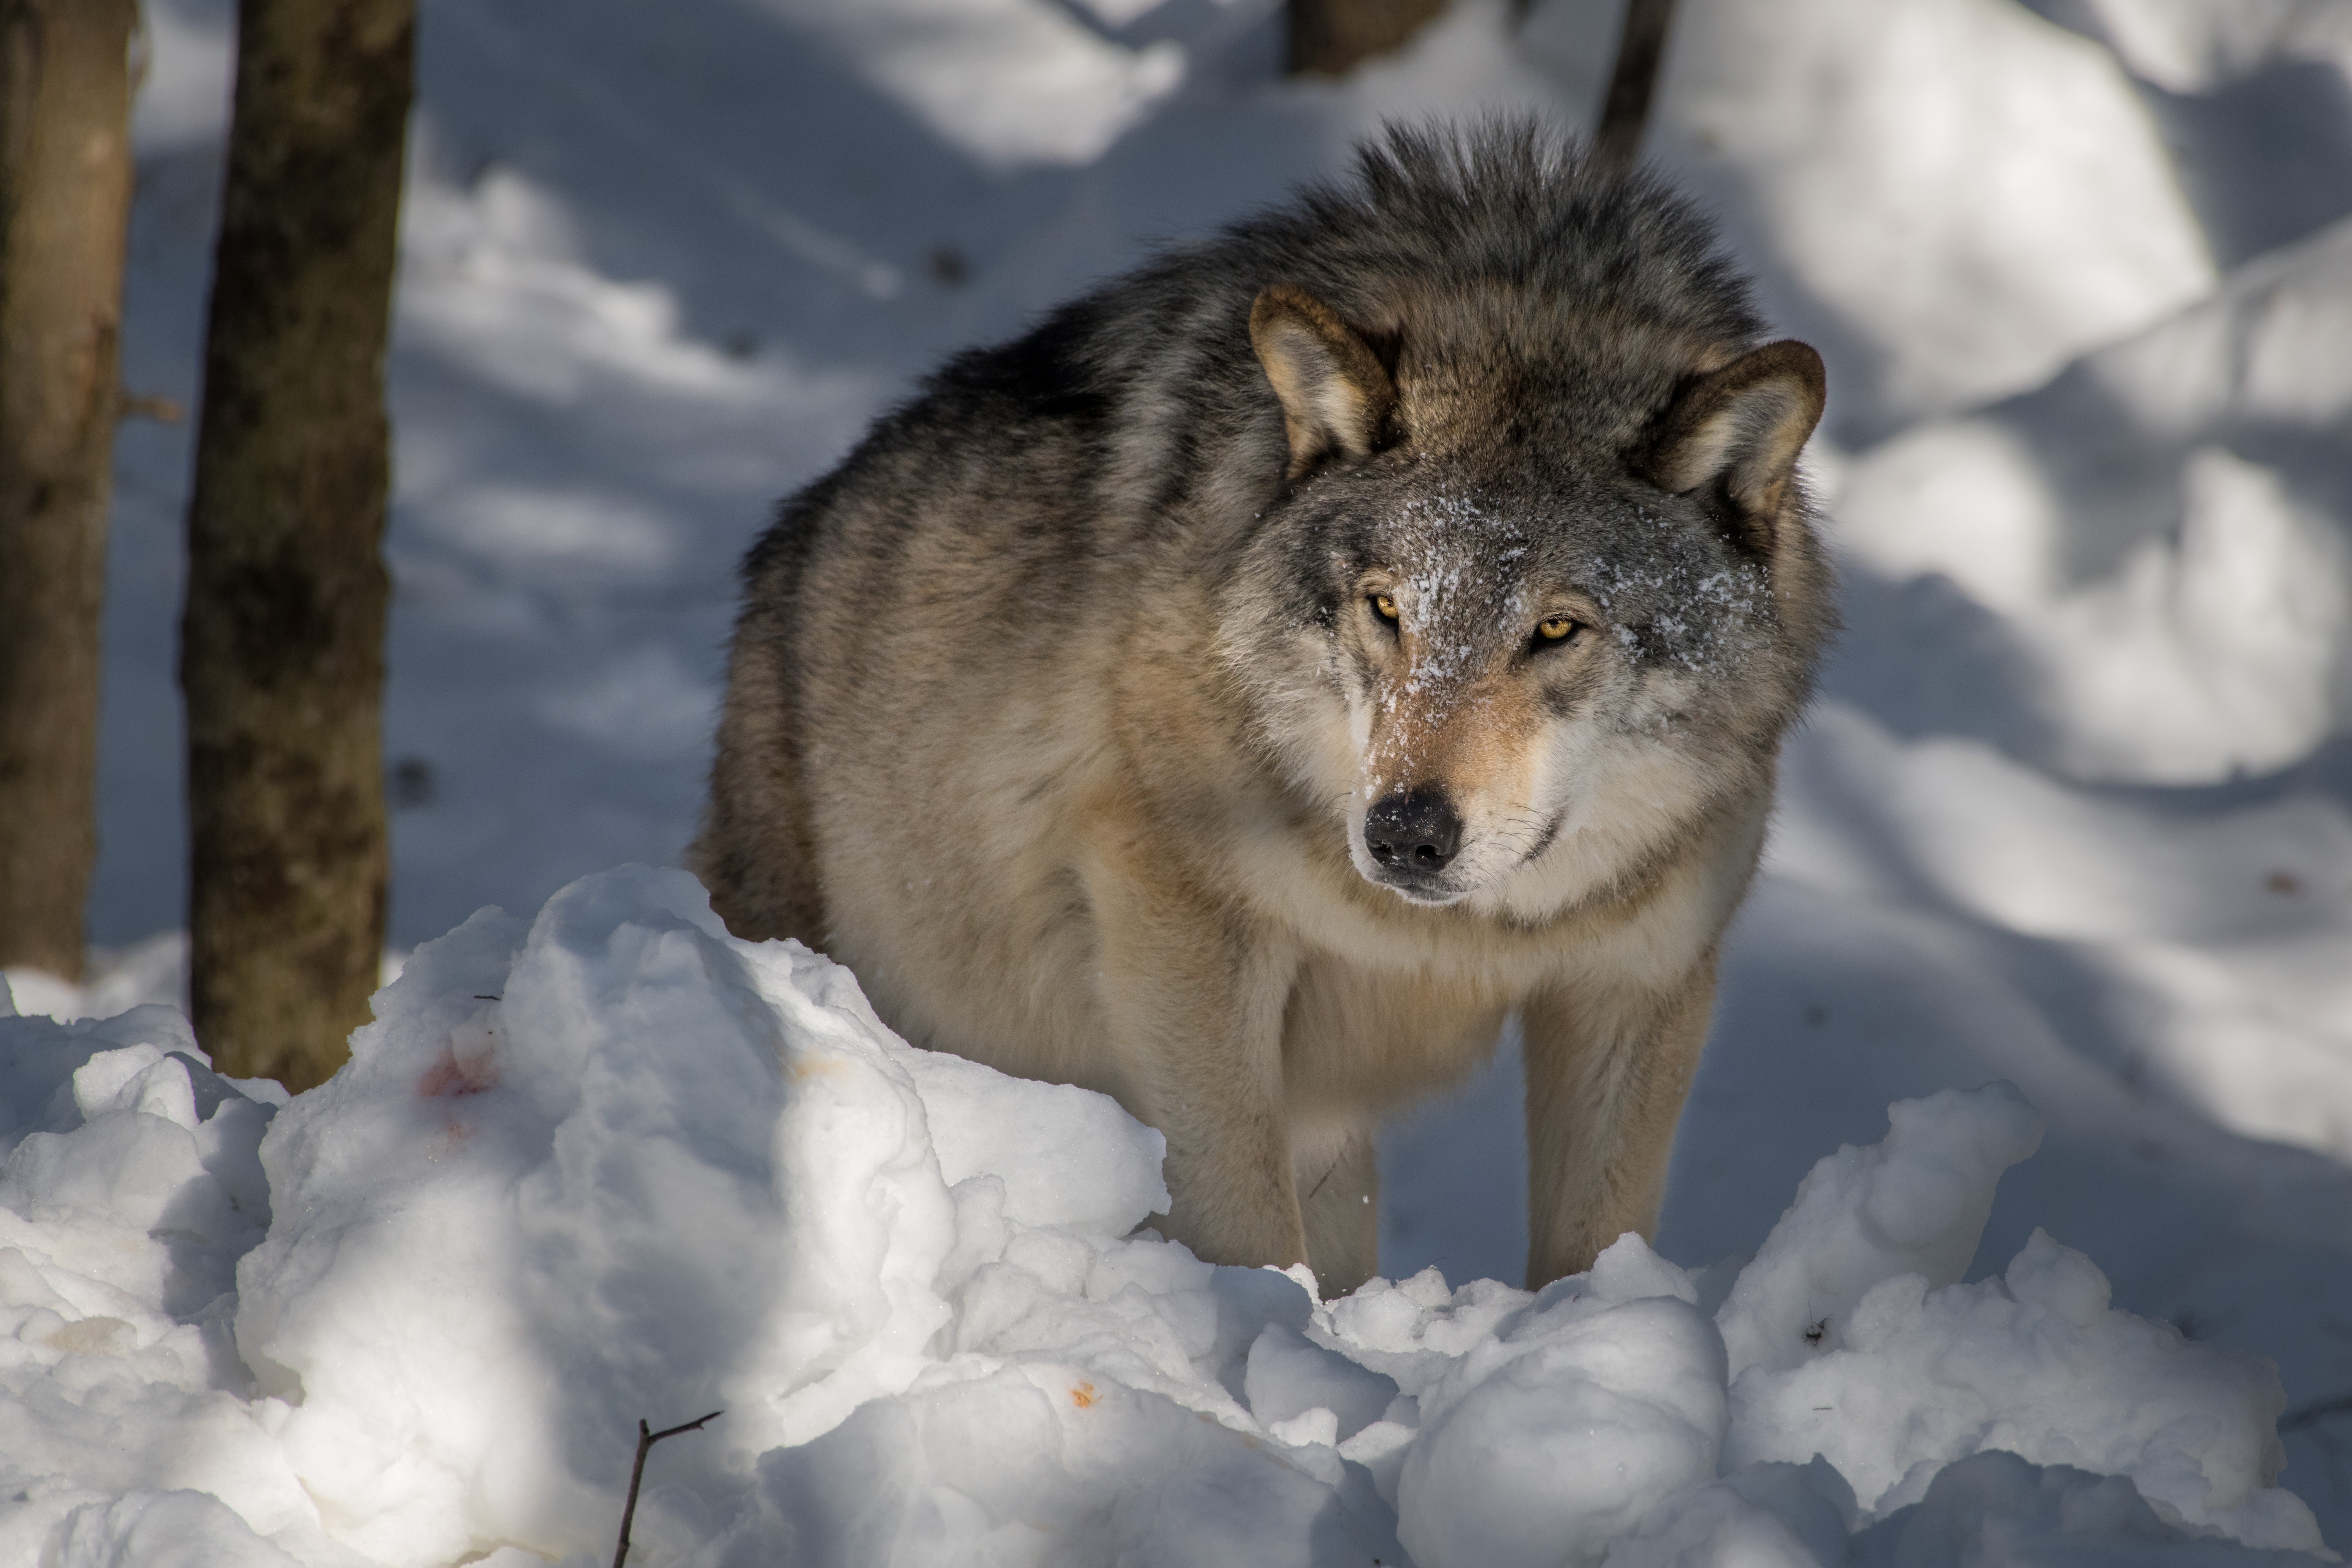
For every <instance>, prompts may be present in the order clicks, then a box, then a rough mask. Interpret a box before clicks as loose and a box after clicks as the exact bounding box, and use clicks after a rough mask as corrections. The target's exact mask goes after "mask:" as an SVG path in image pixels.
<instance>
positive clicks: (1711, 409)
mask: <svg viewBox="0 0 2352 1568" xmlns="http://www.w3.org/2000/svg"><path fill="white" fill-rule="evenodd" d="M1764 339H1765V333H1764V331H1763V326H1762V322H1761V321H1760V320H1759V318H1758V317H1757V315H1756V314H1755V312H1754V310H1753V309H1752V307H1751V306H1750V304H1749V302H1748V296H1747V291H1746V288H1745V285H1744V284H1743V283H1742V281H1741V280H1740V279H1738V276H1737V274H1736V273H1735V272H1734V271H1733V269H1732V268H1731V267H1730V265H1729V264H1728V263H1727V261H1726V260H1725V259H1724V258H1723V257H1722V256H1721V254H1720V252H1719V251H1718V250H1717V247H1716V244H1715V241H1714V239H1713V237H1712V235H1711V234H1710V232H1709V231H1708V229H1707V228H1706V225H1705V224H1704V222H1703V221H1702V220H1701V219H1699V218H1698V217H1697V216H1696V215H1695V214H1694V213H1693V212H1692V211H1691V209H1690V208H1688V207H1687V206H1686V205H1684V204H1683V203H1682V202H1680V201H1679V200H1678V199H1676V198H1675V197H1674V196H1673V195H1670V194H1668V193H1666V192H1665V191H1664V190H1663V189H1662V188H1660V187H1659V186H1657V185H1655V184H1653V183H1651V182H1649V181H1647V180H1646V179H1643V178H1639V177H1635V178H1630V179H1613V178H1608V177H1604V176H1602V175H1601V174H1597V173H1595V172H1594V171H1593V170H1592V169H1591V167H1590V166H1589V165H1588V164H1587V163H1586V162H1585V161H1584V159H1583V157H1582V155H1581V154H1580V153H1579V152H1577V151H1576V150H1575V149H1574V148H1572V147H1569V146H1565V145H1562V144H1560V143H1559V142H1555V141H1552V140H1550V139H1549V138H1547V137H1546V136H1544V135H1543V134H1541V133H1539V132H1537V131H1535V130H1534V129H1532V128H1530V127H1528V126H1524V125H1511V124H1504V125H1490V126H1486V127H1483V128H1479V129H1475V130H1472V131H1468V132H1461V133H1455V134H1440V133H1424V132H1391V133H1390V134H1389V135H1388V136H1387V138H1386V139H1385V140H1384V141H1382V142H1380V143H1378V144H1375V145H1373V146H1371V147H1369V148H1367V149H1366V150H1365V151H1364V152H1363V153H1362V157H1361V173H1360V179H1359V181H1358V182H1357V183H1356V184H1353V185H1351V186H1348V187H1334V188H1321V189H1317V190H1312V191H1309V192H1307V193H1306V194H1304V195H1302V196H1301V197H1300V198H1299V199H1298V200H1297V202H1296V203H1295V204H1293V205H1290V206H1287V207H1284V208H1281V209H1277V210H1276V211H1274V212H1271V213H1268V214H1265V215H1263V216H1259V217H1257V218H1255V219H1252V220H1250V221H1248V222H1245V223H1244V224H1241V225H1239V226H1235V227H1234V228H1232V229H1230V230H1228V231H1226V232H1225V233H1224V234H1223V236H1222V237H1219V238H1218V239H1215V240H1213V241H1211V242H1209V243H1207V244H1205V245H1202V246H1199V247H1192V248H1188V249H1183V250H1179V251H1174V252H1171V253H1170V254H1169V255H1167V256H1165V257H1163V258H1161V259H1160V260H1159V261H1158V262H1156V263H1154V264H1152V265H1151V266H1150V267H1148V268H1144V269H1143V270H1142V271H1140V272H1138V273H1135V274H1133V275H1131V276H1129V277H1128V278H1125V279H1118V281H1116V282H1113V283H1111V284H1109V285H1108V286H1107V287H1105V288H1104V289H1100V290H1098V291H1097V292H1096V293H1095V294H1092V295H1090V296H1088V297H1087V298H1086V299H1083V300H1078V301H1076V302H1075V303H1073V304H1071V305H1068V306H1066V307H1065V308H1064V309H1062V310H1059V311H1057V312H1055V314H1054V315H1053V316H1052V317H1050V318H1048V320H1047V321H1045V323H1044V324H1043V325H1041V326H1040V327H1039V328H1038V329H1037V330H1036V331H1033V332H1032V333H1030V334H1029V335H1028V336H1026V337H1024V338H1023V339H1021V340H1019V341H1017V342H1013V343H1010V344H1007V345H1004V346H1003V347H1000V348H995V349H988V350H982V351H977V352H975V353H969V354H966V355H964V356H962V357H961V358H959V359H957V360H955V361H953V362H951V363H950V364H949V365H948V366H947V367H946V368H945V369H943V370H942V371H940V373H939V374H937V375H935V376H934V377H933V378H932V379H931V380H930V381H929V383H928V384H927V385H926V388H925V390H924V393H923V395H921V396H920V397H919V398H918V399H917V400H916V401H915V402H914V403H912V404H910V405H907V406H906V407H904V408H902V409H899V410H898V411H897V412H895V413H893V414H891V415H889V416H887V417H885V418H884V419H883V420H882V421H881V422H879V423H878V424H877V426H875V428H874V430H873V431H872V432H871V433H870V434H869V435H868V436H867V437H866V440H865V441H864V443H862V444H861V445H860V446H859V447H858V448H857V449H856V451H855V452H854V453H853V454H852V455H851V456H850V458H848V459H847V460H846V461H845V463H843V465H842V466H841V467H840V468H838V469H836V470H835V472H833V473H832V474H830V475H828V476H826V477H825V478H824V479H821V480H819V481H818V482H817V483H816V484H814V485H813V486H812V487H810V488H809V489H806V490H804V491H803V492H801V494H799V495H797V496H795V497H793V498H792V499H791V500H788V501H787V502H786V503H785V504H784V506H783V507H782V510H781V511H780V513H779V516H778V519H777V521H776V522H775V524H774V526H773V527H772V529H770V531H768V533H767V534H766V535H765V536H764V537H763V538H762V539H761V542H760V543H759V545H758V546H757V547H756V548H755V549H754V551H753V552H752V555H751V560H750V562H749V563H748V565H747V572H746V576H747V583H748V587H747V592H746V597H745V603H744V607H743V613H742V616H741V619H740V622H739V625H738V628H737V633H736V637H735V643H734V647H733V652H732V656H731V661H730V684H729V691H728V699H727V707H726V712H725V716H724V719H723V721H722V723H721V727H720V733H719V756H718V760H717V762H716V763H715V765H714V767H713V769H712V775H711V795H710V804H709V812H708V815H707V818H706V822H705V826H704V830H703V833H702V836H701V838H700V840H699V841H698V845H697V847H696V852H695V853H696V858H697V864H698V868H699V869H700V870H701V872H702V874H703V876H704V878H705V879H706V880H707V881H708V882H709V884H710V887H711V891H712V895H713V901H714V904H715V905H716V907H717V908H718V909H719V911H720V912H721V914H723V915H724V916H725V917H726V919H727V920H728V921H729V923H730V925H731V926H733V927H734V928H735V930H736V931H738V932H740V934H743V935H747V936H784V935H791V936H797V937H800V938H802V939H803V940H804V941H807V942H810V943H811V944H812V945H814V946H817V947H820V948H824V949H825V950H826V951H829V952H832V953H833V955H834V956H835V957H836V958H839V959H841V960H843V961H844V962H845V963H849V964H850V965H851V966H852V967H853V968H855V969H856V971H857V973H858V974H859V976H860V978H861V980H862V981H863V982H864V984H865V985H866V989H867V992H868V994H869V995H870V996H871V997H872V999H873V1001H874V1004H875V1005H876V1007H877V1010H878V1011H879V1012H880V1013H881V1015H882V1016H883V1017H884V1018H885V1019H886V1020H887V1021H888V1022H889V1023H890V1024H891V1025H892V1026H894V1027H896V1028H898V1029H899V1030H900V1031H901V1032H902V1033H904V1034H905V1035H906V1036H907V1037H908V1038H909V1039H912V1040H914V1041H915V1042H917V1043H918V1044H921V1045H926V1046H929V1047H935V1048H940V1049H945V1050H952V1051H957V1052H960V1053H961V1054H964V1055H967V1056H971V1057H973V1058H979V1059H982V1060H984V1061H988V1062H991V1063H992V1064H994V1065H996V1066H998V1067H1001V1068H1006V1069H1007V1070H1010V1071H1013V1072H1019V1073H1024V1074H1028V1075H1031V1076H1036V1077H1045V1078H1052V1079H1065V1080H1068V1081H1073V1082H1077V1083H1082V1084H1085V1085H1087V1086H1089V1087H1092V1088H1096V1089H1103V1090H1105V1091H1107V1092H1109V1093H1112V1094H1115V1095H1117V1096H1118V1098H1119V1099H1120V1100H1122V1101H1123V1102H1124V1103H1125V1104H1126V1105H1127V1106H1128V1108H1129V1110H1132V1111H1134V1112H1135V1113H1136V1114H1137V1115H1139V1116H1140V1117H1142V1118H1144V1119H1145V1120H1147V1121H1150V1122H1152V1123H1153V1124H1154V1125H1156V1126H1158V1127H1159V1128H1160V1130H1161V1131H1163V1132H1164V1133H1166V1134H1167V1136H1168V1140H1169V1155H1168V1169H1167V1174H1168V1180H1169V1185H1170V1191H1171V1194H1172V1197H1173V1204H1172V1208H1171V1213H1170V1215H1168V1216H1167V1222H1166V1228H1167V1229H1168V1230H1169V1232H1170V1233H1171V1234H1172V1235H1174V1236H1175V1237H1178V1238H1179V1239H1181V1240H1183V1241H1185V1242H1187V1243H1189V1244H1190V1245H1191V1246H1192V1247H1194V1249H1195V1250H1197V1251H1198V1252H1200V1253H1201V1254H1202V1256H1203V1257H1207V1258H1213V1259H1216V1260H1218V1261H1224V1262H1239V1263H1291V1262H1296V1261H1299V1260H1301V1259H1305V1260H1307V1261H1310V1262H1312V1263H1313V1265H1314V1266H1315V1268H1317V1270H1318V1274H1320V1275H1321V1277H1322V1278H1323V1279H1324V1280H1325V1281H1326V1283H1327V1284H1329V1285H1333V1286H1350V1285H1352V1284H1353V1283H1354V1282H1355V1281H1357V1280H1359V1279H1362V1278H1364V1277H1365V1276H1367V1275H1369V1274H1370V1272H1371V1270H1372V1268H1374V1266H1375V1264H1376V1262H1377V1253H1378V1237H1379V1229H1378V1218H1377V1210H1376V1208H1375V1207H1374V1206H1373V1205H1372V1204H1371V1203H1370V1202H1368V1201H1367V1200H1368V1199H1370V1197H1371V1196H1372V1195H1373V1191H1374V1187H1375V1185H1376V1173H1375V1167H1374V1162H1373V1158H1372V1137H1373V1132H1374V1130H1375V1128H1376V1126H1377V1124H1378V1122H1379V1121H1380V1119H1381V1117H1382V1116H1384V1115H1386V1114H1388V1113H1390V1112H1391V1111H1392V1110H1395V1109H1397V1108H1398V1107H1399V1106H1401V1105H1402V1104H1405V1103H1407V1102H1409V1101H1410V1100H1412V1099H1414V1098H1415V1097H1417V1096H1419V1095H1422V1094H1425V1093H1427V1092H1430V1091H1432V1090H1433V1089H1437V1088H1439V1087H1442V1086H1444V1085H1445V1084H1447V1083H1449V1082H1452V1081H1454V1080H1455V1079H1459V1078H1460V1077H1461V1076H1462V1075H1463V1074H1465V1073H1466V1072H1467V1071H1469V1070H1470V1069H1471V1068H1473V1067H1475V1064H1476V1063H1477V1062H1478V1061H1479V1060H1480V1059H1481V1058H1483V1056H1484V1055H1485V1054H1486V1052H1487V1051H1488V1050H1489V1049H1491V1047H1492V1045H1493V1042H1494V1039H1495V1037H1496V1031H1497V1030H1498V1028H1499V1026H1500V1024H1501V1022H1502V1020H1503V1018H1504V1017H1505V1016H1507V1014H1509V1013H1510V1012H1512V1011H1514V1010H1516V1011H1517V1012H1518V1013H1519V1014H1520V1016H1521V1017H1522V1020H1523V1023H1524V1037H1525V1041H1526V1060H1527V1067H1528V1114H1529V1140H1528V1142H1529V1164H1530V1169H1529V1189H1530V1198H1531V1203H1530V1212H1531V1215H1532V1216H1533V1234H1532V1236H1531V1237H1530V1252H1529V1264H1528V1269H1529V1274H1530V1277H1531V1278H1532V1279H1536V1280H1538V1281H1540V1280H1544V1279H1551V1278H1553V1277H1556V1276H1558V1275H1559V1274H1562V1273H1565V1272H1569V1271H1572V1270H1574V1269H1576V1268H1582V1267H1583V1266H1584V1265H1585V1264H1586V1263H1588V1262H1589V1261H1590V1260H1591V1257H1592V1256H1593V1255H1594V1253H1595V1252H1596V1251H1597V1250H1598V1249H1599V1248H1600V1247H1603V1246H1606V1245H1607V1244H1608V1243H1609V1242H1610V1241H1612V1240H1613V1239H1614V1238H1615V1237H1617V1236H1618V1235H1619V1234H1620V1233H1621V1232H1622V1231H1623V1230H1626V1229H1638V1230H1642V1231H1643V1232H1645V1233H1646V1232H1647V1230H1648V1229H1649V1227H1650V1226H1652V1224H1653V1223H1654V1218H1655V1213H1656V1205H1657V1200H1658V1197H1659V1195H1660V1188H1661V1186H1662V1184H1663V1181H1664V1170H1665V1161H1666V1154H1667V1151H1668V1148H1669V1146H1670V1144H1671V1141H1672V1137H1673V1130H1674V1124H1675V1117H1676V1115H1677V1114H1678V1112H1679V1110H1680V1106H1681V1101H1682V1097H1683V1095H1684V1093H1685V1090H1686V1089H1687V1086H1688V1083H1689V1080H1690V1075H1691V1069H1692V1067H1693V1065H1694V1063H1695V1061H1696V1055H1697V1052H1698V1049H1699V1047H1700V1046H1701V1044H1702V1043H1703V1042H1704V1039H1705V1036H1706V1022H1707V1016H1708V1011H1709V1007H1710V1005H1711V998H1712V994H1713V984H1714V965H1715V952H1716V948H1717V942H1718V941H1719V939H1720V936H1721V933H1722V931H1723V929H1724V926H1725V924H1726V922H1727V921H1728V920H1729V919H1730V916H1731V913H1732V911H1733V910H1734V909H1735V908H1736V907H1737V905H1738V901H1739V899H1740V898H1741V896H1742V895H1743V893H1744V891H1745V889H1746V887H1747V884H1748V879H1749V878H1750V876H1751V875H1752V874H1753V871H1754V868H1755V864H1756V859H1757V856H1758V853H1759V847H1760V845H1761V842H1762V832H1763V824H1764V821H1765V819H1766V817H1767V816H1768V815H1769V807H1770V798H1771V788H1772V775H1773V766H1774V760H1775V757H1776V755H1777V752H1778V749H1779V745H1780V737H1781V736H1782V734H1783V733H1784V732H1785V731H1786V730H1787V728H1788V726H1789V724H1790V722H1791V721H1792V720H1793V719H1794V717H1795V715H1796V713H1797V712H1798V710H1800V708H1801V705H1802V703H1803V701H1804V700H1805V698H1806V695H1807V692H1808V690H1809V688H1810V684H1811V677H1812V671H1813V668H1814V666H1815V664H1816V662H1817V660H1818V658H1819V656H1820V653H1821V649H1822V644H1823V642H1824V640H1825V639H1826V637H1827V636H1828V634H1829V631H1830V627H1831V624H1832V611H1831V607H1830V601H1831V592H1832V589H1831V582H1830V575H1829V572H1828V569H1827V567H1826V565H1825V563H1823V560H1822V555H1821V552H1820V551H1819V548H1818V546H1817V543H1816V542H1815V539H1814V535H1813V531H1812V525H1811V514H1810V512H1809V510H1808V507H1807V503H1806V500H1805V498H1804V494H1803V489H1802V486H1801V483H1800V482H1799V481H1798V479H1797V478H1796V461H1797V456H1798V453H1799V451H1800V450H1801V447H1802V446H1803V444H1804V442H1805V439H1806V437H1808V436H1809V435H1810V433H1811V429H1812V426H1813V424H1814V422H1815V421H1816V420H1817V419H1818V417H1819V416H1820V413H1821V409H1822V395H1823V386H1822V371H1821V362H1820V359H1819V357H1818V356H1817V355H1815V354H1814V353H1813V352H1812V351H1811V349H1809V348H1807V347H1805V346H1804V345H1803V344H1801V343H1795V342H1765V341H1764ZM1759 345H1760V346H1759ZM1335 1150H1336V1151H1337V1153H1336V1154H1335V1153H1334V1151H1335ZM1310 1154H1311V1156H1312V1163H1313V1164H1314V1169H1313V1170H1312V1171H1311V1172H1309V1173H1308V1177H1309V1179H1308V1180H1307V1181H1305V1182H1303V1183H1302V1181H1301V1180H1300V1178H1299V1172H1300V1171H1301V1170H1303V1169H1304V1166H1303V1165H1301V1164H1300V1163H1299V1162H1300V1161H1302V1160H1306V1159H1307V1158H1308V1156H1309V1155H1310Z"/></svg>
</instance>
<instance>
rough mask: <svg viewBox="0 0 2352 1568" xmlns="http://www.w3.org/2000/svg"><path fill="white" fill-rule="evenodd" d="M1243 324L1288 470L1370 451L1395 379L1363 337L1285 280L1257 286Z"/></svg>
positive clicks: (1391, 402)
mask: <svg viewBox="0 0 2352 1568" xmlns="http://www.w3.org/2000/svg"><path fill="white" fill-rule="evenodd" d="M1249 331H1250V347H1252V348H1254V349H1255V350H1256V351H1257V358H1258V363H1260V364H1262V365H1264V366H1265V378H1266V380H1268V381H1270V382H1272V383H1273V384H1274V395H1275V396H1276V397H1277V398H1279V399H1281V401H1282V427H1283V430H1284V432H1285V433H1286V434H1287V435H1288V436H1289V437H1290V477H1291V478H1292V479H1297V477H1298V476H1299V475H1301V474H1303V473H1305V472H1306V471H1307V469H1309V468H1313V467H1314V466H1315V465H1316V464H1317V463H1318V462H1320V461H1322V460H1323V458H1326V457H1327V456H1329V455H1330V454H1332V453H1335V452H1337V453H1341V454H1344V455H1346V456H1348V457H1350V458H1361V457H1366V456H1368V455H1370V452H1371V450H1372V448H1373V447H1376V446H1377V445H1379V443H1380V437H1381V429H1382V427H1383V426H1386V425H1387V424H1388V418H1389V414H1390V412H1391V410H1392V409H1394V408H1395V407H1396V383H1395V381H1394V380H1392V379H1391V377H1390V375H1389V373H1388V371H1387V369H1386V368H1385V367H1384V366H1382V365H1381V362H1380V357H1379V356H1378V355H1377V354H1375V353H1372V351H1371V349H1370V346H1369V345H1368V344H1366V343H1365V342H1364V340H1363V339H1362V338H1360V337H1359V336H1357V335H1356V332H1355V331H1354V330H1353V329H1351V328H1350V327H1349V325H1348V323H1347V322H1345V321H1341V320H1340V319H1339V315H1338V313H1337V312H1335V311H1334V310H1332V309H1331V307H1329V306H1328V305H1326V304H1325V303H1323V301H1322V300H1318V299H1316V298H1315V297H1314V296H1313V295H1311V294H1308V293H1307V292H1306V291H1305V290H1304V289H1294V288H1292V287H1291V286H1290V285H1289V284H1287V283H1276V284H1273V285H1271V286H1269V287H1268V288H1266V289H1264V290H1263V291H1261V292H1260V293H1259V295H1258V297H1257V303H1256V304H1255V305H1253V306H1251V307H1250V323H1249Z"/></svg>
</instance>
